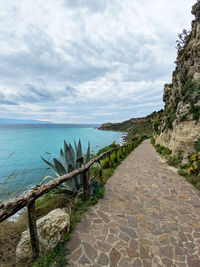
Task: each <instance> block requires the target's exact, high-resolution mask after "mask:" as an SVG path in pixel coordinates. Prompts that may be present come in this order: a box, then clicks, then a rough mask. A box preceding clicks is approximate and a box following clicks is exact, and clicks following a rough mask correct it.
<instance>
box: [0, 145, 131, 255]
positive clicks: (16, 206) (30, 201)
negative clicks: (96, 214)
mask: <svg viewBox="0 0 200 267" xmlns="http://www.w3.org/2000/svg"><path fill="white" fill-rule="evenodd" d="M130 147H132V148H133V143H130V144H125V145H122V146H119V147H116V148H113V149H111V150H108V151H106V152H103V153H101V154H100V155H99V156H97V157H96V158H93V159H92V160H90V161H89V162H88V163H87V164H86V165H84V166H83V167H81V168H79V169H76V170H74V171H72V172H70V173H68V174H65V175H63V176H60V177H59V178H58V177H56V178H54V179H52V180H51V181H50V182H48V183H47V184H44V185H41V186H35V187H34V188H32V189H31V191H30V192H28V193H26V194H23V195H21V196H19V197H16V198H15V199H14V200H12V201H9V202H5V203H3V204H2V205H1V206H0V222H3V221H4V220H6V219H8V218H9V217H11V216H12V215H14V214H15V213H16V212H18V211H19V210H21V209H22V208H24V207H26V206H27V208H28V222H29V231H30V240H31V247H32V258H33V260H35V259H37V258H38V256H39V241H38V234H37V227H36V213H35V200H36V199H37V198H39V197H41V196H43V195H44V194H46V193H48V192H49V191H51V190H52V189H54V188H55V187H57V186H59V185H61V184H62V183H64V182H66V181H69V180H71V179H73V178H74V177H75V176H76V175H78V174H81V173H82V174H83V190H84V197H85V199H88V181H89V177H88V170H89V168H90V167H91V166H92V165H93V164H94V163H95V162H98V163H100V160H101V159H103V158H104V157H106V156H108V158H109V166H110V167H112V161H111V153H113V152H115V153H116V154H115V160H116V161H118V158H117V151H118V150H120V149H121V152H122V153H123V150H124V148H125V152H127V150H128V149H129V148H130ZM100 179H102V171H100Z"/></svg>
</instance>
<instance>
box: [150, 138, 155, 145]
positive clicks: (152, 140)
mask: <svg viewBox="0 0 200 267" xmlns="http://www.w3.org/2000/svg"><path fill="white" fill-rule="evenodd" d="M151 144H152V145H153V146H154V145H155V139H154V138H153V137H151Z"/></svg>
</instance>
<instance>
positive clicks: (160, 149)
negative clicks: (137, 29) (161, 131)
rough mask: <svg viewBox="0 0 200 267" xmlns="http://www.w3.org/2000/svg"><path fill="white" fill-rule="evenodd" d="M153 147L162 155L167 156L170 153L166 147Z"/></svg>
mask: <svg viewBox="0 0 200 267" xmlns="http://www.w3.org/2000/svg"><path fill="white" fill-rule="evenodd" d="M155 148H156V151H157V152H158V153H159V154H161V155H162V156H164V157H167V156H169V155H171V154H172V151H171V150H170V149H169V148H167V147H164V146H161V145H156V146H155Z"/></svg>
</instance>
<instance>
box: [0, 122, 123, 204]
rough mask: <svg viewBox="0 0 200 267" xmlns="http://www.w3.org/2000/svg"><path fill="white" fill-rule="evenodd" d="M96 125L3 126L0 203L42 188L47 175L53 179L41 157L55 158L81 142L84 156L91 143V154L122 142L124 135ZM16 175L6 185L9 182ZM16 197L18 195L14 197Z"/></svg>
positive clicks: (0, 133) (0, 125) (51, 172)
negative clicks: (66, 145)
mask: <svg viewBox="0 0 200 267" xmlns="http://www.w3.org/2000/svg"><path fill="white" fill-rule="evenodd" d="M94 127H97V125H58V124H33V125H30V124H26V125H25V124H24V125H21V124H15V125H14V124H0V200H5V199H8V198H10V197H11V196H12V194H13V193H14V192H15V193H17V195H19V194H21V193H22V192H24V191H26V190H28V189H29V188H30V187H32V186H34V185H35V184H39V183H40V182H41V180H42V179H43V178H44V177H45V176H46V175H53V176H55V175H54V173H53V171H51V170H47V165H46V164H45V163H44V162H43V161H42V160H41V158H40V156H43V157H44V158H46V159H48V155H47V154H46V153H45V152H51V153H54V154H56V155H58V154H59V150H60V148H61V147H63V141H64V140H66V142H67V143H69V142H70V143H72V144H73V143H74V140H75V141H77V142H78V140H79V138H80V139H81V142H82V149H83V153H85V152H86V149H87V145H88V141H90V145H91V152H92V153H96V152H97V151H98V150H99V149H100V148H102V147H104V146H106V145H109V144H111V143H112V142H113V141H115V142H116V143H121V142H122V136H123V135H124V133H120V132H112V131H100V130H98V129H96V128H94ZM13 172H14V173H15V175H14V176H16V175H17V176H16V177H15V178H13V177H11V179H9V180H8V181H7V182H6V183H5V180H6V178H7V177H8V176H9V175H10V174H11V173H13ZM15 195H16V194H15Z"/></svg>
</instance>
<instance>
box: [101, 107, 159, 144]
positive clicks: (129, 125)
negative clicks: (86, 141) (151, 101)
mask: <svg viewBox="0 0 200 267" xmlns="http://www.w3.org/2000/svg"><path fill="white" fill-rule="evenodd" d="M161 112H162V110H161V111H158V112H156V111H154V112H153V113H151V114H150V115H148V116H147V117H144V118H138V119H134V118H133V119H130V120H127V121H124V122H121V123H105V124H103V125H102V126H101V127H100V128H99V129H100V130H113V131H121V132H127V133H128V135H127V136H126V140H127V141H128V142H131V141H133V140H134V138H135V136H136V135H140V136H146V137H151V136H152V125H153V121H154V119H155V118H156V117H157V116H158V114H160V113H161Z"/></svg>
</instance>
